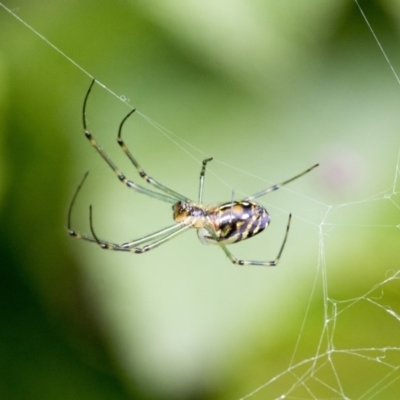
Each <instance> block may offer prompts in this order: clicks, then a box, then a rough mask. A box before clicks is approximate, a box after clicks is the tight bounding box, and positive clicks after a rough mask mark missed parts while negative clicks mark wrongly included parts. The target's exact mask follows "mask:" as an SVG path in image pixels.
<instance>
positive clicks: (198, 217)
mask: <svg viewBox="0 0 400 400" xmlns="http://www.w3.org/2000/svg"><path fill="white" fill-rule="evenodd" d="M94 83H95V80H93V81H92V83H91V84H90V86H89V89H88V91H87V92H86V96H85V99H84V102H83V110H82V120H83V130H84V134H85V136H86V138H87V139H88V141H89V143H90V145H91V146H92V147H93V148H94V149H95V150H96V151H97V152H98V153H99V154H100V156H101V157H102V158H103V159H104V161H105V162H106V163H107V164H108V166H109V167H110V168H111V170H113V171H114V173H115V174H116V175H117V177H118V179H119V180H120V181H121V182H122V183H124V184H125V185H126V186H127V187H128V188H130V189H133V190H135V191H137V192H139V193H142V194H145V195H147V196H149V197H153V198H155V199H158V200H161V201H164V202H166V203H170V204H173V206H172V210H173V219H174V221H175V224H173V225H171V226H169V227H167V228H164V229H161V230H159V231H157V232H154V233H151V234H149V235H147V236H144V237H142V238H140V239H136V240H132V241H130V242H126V243H123V244H117V243H113V242H110V241H107V240H103V239H99V237H98V236H97V234H96V233H95V231H94V227H93V210H92V206H91V205H90V207H89V223H90V231H91V234H92V235H91V236H90V235H86V234H84V233H79V232H77V231H75V230H74V229H72V227H71V216H72V209H73V207H74V204H75V200H76V198H77V196H78V193H79V191H80V190H81V188H82V185H83V183H84V181H85V179H86V177H87V175H88V173H86V174H85V175H84V177H83V179H82V181H81V183H80V184H79V186H78V187H77V189H76V191H75V193H74V196H73V198H72V201H71V204H70V206H69V210H68V221H67V226H68V228H67V229H68V233H69V235H70V236H73V237H75V238H77V239H83V240H86V241H88V242H92V243H96V244H98V245H99V246H100V247H101V248H102V249H108V250H116V251H125V252H130V253H136V254H140V253H144V252H147V251H149V250H152V249H154V248H156V247H158V246H160V245H161V244H163V243H165V242H167V241H168V240H170V239H172V238H174V237H175V236H177V235H179V234H181V233H183V232H185V231H186V230H188V229H190V228H194V229H196V230H197V235H198V237H199V239H200V241H201V242H202V243H203V244H214V245H218V246H220V247H221V249H222V250H223V252H224V253H225V254H226V256H227V257H228V258H229V259H230V261H231V262H232V263H233V264H238V265H260V266H276V265H277V264H278V263H279V260H280V257H281V255H282V252H283V249H284V247H285V244H286V240H287V237H288V234H289V228H290V222H291V218H292V214H289V218H288V222H287V225H286V232H285V235H284V238H283V242H282V244H281V247H280V250H279V252H278V255H277V256H276V258H275V260H273V261H254V260H239V259H237V258H236V257H235V256H234V255H233V254H232V253H231V252H230V251H229V250H228V248H227V245H229V244H232V243H236V242H239V241H242V240H245V239H249V238H251V237H253V236H255V235H258V234H259V233H261V232H262V231H263V230H264V229H265V228H267V227H268V225H269V223H270V217H269V214H268V212H267V210H266V209H265V208H264V207H263V206H262V205H260V204H258V203H257V202H255V201H254V200H255V199H257V198H259V197H262V196H265V195H267V194H268V193H271V192H273V191H275V190H278V189H280V188H281V187H282V186H284V185H286V184H288V183H290V182H292V181H294V180H296V179H298V178H300V177H302V176H303V175H305V174H307V173H308V172H310V171H311V170H313V169H314V168H316V167H317V166H318V165H319V164H315V165H313V166H312V167H310V168H308V169H307V170H306V171H304V172H302V173H300V174H298V175H296V176H294V177H293V178H290V179H288V180H286V181H283V182H282V183H279V184H276V185H273V186H270V187H268V188H267V189H264V190H262V191H260V192H258V193H256V194H254V195H252V196H248V197H246V198H244V199H242V200H239V201H236V200H233V199H232V200H231V201H229V202H226V203H221V204H219V205H207V206H204V205H203V202H202V200H203V188H204V176H205V171H206V166H207V163H208V162H210V161H212V158H207V159H205V160H203V163H202V168H201V171H200V187H199V196H198V201H197V202H193V201H192V200H190V199H189V198H187V197H185V196H183V195H181V194H180V193H178V192H175V191H174V190H172V189H170V188H168V187H166V186H164V185H163V184H161V183H159V182H158V181H156V180H155V179H153V178H152V177H150V176H149V175H147V173H146V172H145V171H144V170H143V168H142V167H141V166H140V164H139V163H138V162H137V160H136V158H135V157H134V156H133V155H132V153H131V152H130V150H129V149H128V147H127V146H126V144H125V142H124V141H123V139H122V127H123V125H124V123H125V121H126V120H127V119H128V118H129V117H130V116H131V115H132V114H133V113H134V112H135V109H133V110H131V111H130V112H129V113H128V114H127V115H126V116H125V118H124V119H123V120H122V121H121V123H120V126H119V129H118V135H117V142H118V144H119V146H120V147H121V149H122V150H123V152H124V153H125V154H126V155H127V157H128V158H129V160H130V161H131V162H132V164H133V165H134V167H135V168H136V170H137V172H138V174H139V176H140V177H141V178H142V179H144V180H145V181H146V182H147V183H148V184H149V185H151V186H153V187H154V188H155V189H156V190H152V189H148V188H146V187H143V186H140V185H138V184H136V183H135V182H133V181H132V180H130V179H128V178H127V177H126V176H125V174H123V173H122V172H121V171H120V170H119V169H118V167H117V166H116V165H115V164H114V162H113V161H112V160H111V159H110V158H109V157H108V156H107V154H106V153H105V152H104V150H103V149H102V148H101V147H100V146H99V145H98V144H97V142H96V140H95V139H94V137H93V135H92V133H91V132H90V131H89V130H88V129H87V121H86V104H87V101H88V98H89V94H90V92H91V90H92V87H93V85H94Z"/></svg>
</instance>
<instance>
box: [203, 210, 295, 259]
mask: <svg viewBox="0 0 400 400" xmlns="http://www.w3.org/2000/svg"><path fill="white" fill-rule="evenodd" d="M291 220H292V214H289V219H288V223H287V226H286V233H285V236H284V238H283V242H282V245H281V248H280V250H279V253H278V255H277V256H276V258H275V260H273V261H251V260H238V259H237V258H236V257H235V256H234V255H233V254H232V253H231V252H230V251H229V250H228V248H227V246H226V245H225V244H224V243H223V242H217V243H218V245H219V246H220V247H221V249H222V250H223V251H224V253H225V254H226V255H227V257H228V258H229V259H230V260H231V261H232V263H233V264H236V265H258V266H261V267H275V266H277V265H278V263H279V260H280V258H281V255H282V252H283V249H284V248H285V244H286V240H287V238H288V234H289V228H290V222H291ZM210 233H211V232H210ZM211 234H212V235H213V236H214V238H216V235H215V233H214V232H212V233H211Z"/></svg>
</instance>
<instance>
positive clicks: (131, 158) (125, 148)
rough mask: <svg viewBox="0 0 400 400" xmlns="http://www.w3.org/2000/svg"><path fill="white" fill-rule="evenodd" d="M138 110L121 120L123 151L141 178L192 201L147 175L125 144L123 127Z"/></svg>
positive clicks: (120, 138)
mask: <svg viewBox="0 0 400 400" xmlns="http://www.w3.org/2000/svg"><path fill="white" fill-rule="evenodd" d="M135 111H136V109H133V110H132V111H130V112H129V113H128V115H127V116H126V117H125V118H124V119H123V120H122V121H121V124H120V125H119V129H118V137H117V142H118V144H119V145H120V147H121V149H122V151H123V152H124V153H125V154H126V155H127V156H128V158H129V159H130V160H131V162H132V164H133V165H134V166H135V168H136V169H137V171H138V173H139V175H140V177H141V178H143V179H144V180H145V181H146V182H147V183H149V184H150V185H153V186H154V187H156V188H157V189H159V190H161V191H163V192H164V193H167V194H168V195H170V196H172V197H174V198H175V199H176V200H175V201H178V200H181V201H185V202H187V201H190V200H189V199H188V198H187V197H185V196H182V195H181V194H180V193H178V192H175V190H172V189H170V188H168V187H166V186H164V185H163V184H161V183H160V182H158V181H156V180H155V179H153V178H152V177H151V176H149V175H147V173H146V172H145V171H144V169H143V168H142V167H141V166H140V164H139V163H138V162H137V160H136V158H135V157H133V155H132V153H131V152H130V151H129V149H128V147H127V145H126V144H125V142H124V141H123V140H122V127H123V125H124V123H125V121H126V120H127V119H128V118H129V117H130V116H131V115H132V114H133V113H134V112H135Z"/></svg>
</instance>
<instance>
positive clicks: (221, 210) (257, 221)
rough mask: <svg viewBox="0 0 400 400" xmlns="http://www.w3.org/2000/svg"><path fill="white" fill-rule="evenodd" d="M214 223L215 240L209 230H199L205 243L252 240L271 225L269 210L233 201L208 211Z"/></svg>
mask: <svg viewBox="0 0 400 400" xmlns="http://www.w3.org/2000/svg"><path fill="white" fill-rule="evenodd" d="M207 215H208V217H209V219H210V221H212V227H213V230H214V232H215V235H216V238H214V237H213V236H212V235H211V234H210V232H209V231H208V230H207V229H199V230H198V236H199V238H200V240H201V241H202V242H203V243H206V244H207V243H214V244H215V243H216V242H217V241H218V242H224V243H225V244H230V243H235V242H238V241H241V240H245V239H248V238H251V237H252V236H254V235H257V234H258V233H260V232H262V231H263V230H264V229H265V228H266V227H267V226H268V224H269V222H270V217H269V214H268V212H267V210H266V209H265V208H264V207H262V206H261V205H259V204H257V203H254V202H251V201H233V202H229V203H224V204H222V205H220V206H217V207H212V208H208V209H207Z"/></svg>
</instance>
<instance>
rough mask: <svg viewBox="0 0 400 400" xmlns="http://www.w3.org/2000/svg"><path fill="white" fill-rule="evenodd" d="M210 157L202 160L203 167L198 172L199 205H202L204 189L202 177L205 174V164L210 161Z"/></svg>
mask: <svg viewBox="0 0 400 400" xmlns="http://www.w3.org/2000/svg"><path fill="white" fill-rule="evenodd" d="M212 159H213V158H212V157H210V158H206V159H205V160H203V166H202V168H201V172H200V187H199V204H202V202H203V188H204V175H205V173H206V166H207V163H208V162H210V161H212Z"/></svg>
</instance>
